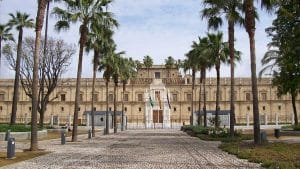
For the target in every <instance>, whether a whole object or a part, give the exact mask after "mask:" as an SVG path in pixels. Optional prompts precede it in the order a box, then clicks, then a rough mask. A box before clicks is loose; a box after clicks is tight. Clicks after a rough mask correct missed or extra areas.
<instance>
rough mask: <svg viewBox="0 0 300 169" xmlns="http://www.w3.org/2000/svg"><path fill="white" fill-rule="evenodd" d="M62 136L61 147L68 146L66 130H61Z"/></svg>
mask: <svg viewBox="0 0 300 169" xmlns="http://www.w3.org/2000/svg"><path fill="white" fill-rule="evenodd" d="M60 136H61V145H64V144H66V134H65V130H64V129H62V130H61V133H60Z"/></svg>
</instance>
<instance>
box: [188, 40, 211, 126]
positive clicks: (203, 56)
mask: <svg viewBox="0 0 300 169" xmlns="http://www.w3.org/2000/svg"><path fill="white" fill-rule="evenodd" d="M207 49H208V38H207V37H204V38H200V37H198V42H195V41H193V45H192V50H193V51H194V53H195V55H196V56H197V57H198V59H197V64H198V68H199V71H200V87H199V104H198V105H199V113H201V95H202V90H201V89H202V88H201V86H202V85H204V86H203V89H204V96H205V93H206V91H205V73H206V69H210V68H211V66H212V65H211V63H210V60H209V56H208V55H207ZM203 111H204V126H205V127H206V126H207V123H206V121H207V120H206V97H204V105H203ZM198 122H199V123H201V122H202V116H201V114H200V116H199V119H198Z"/></svg>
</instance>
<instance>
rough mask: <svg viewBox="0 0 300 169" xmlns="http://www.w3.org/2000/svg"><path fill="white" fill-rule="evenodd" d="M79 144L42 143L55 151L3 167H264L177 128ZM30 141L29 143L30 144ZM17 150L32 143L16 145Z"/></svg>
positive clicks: (81, 139) (81, 140)
mask: <svg viewBox="0 0 300 169" xmlns="http://www.w3.org/2000/svg"><path fill="white" fill-rule="evenodd" d="M99 135H100V134H98V136H97V137H95V138H93V139H91V140H88V139H87V136H86V135H85V136H80V137H79V141H78V142H76V143H72V142H67V144H66V145H60V140H50V141H41V142H39V148H42V149H46V150H48V151H52V153H50V154H47V155H44V156H40V157H37V158H34V159H31V160H27V161H23V162H20V163H16V164H13V165H9V166H5V167H3V168H18V169H24V168H25V169H26V168H28V169H41V168H49V169H50V168H51V169H52V168H53V169H54V168H55V169H56V168H58V169H75V168H83V169H92V168H95V169H96V168H130V169H131V168H132V169H133V168H136V169H140V168H143V169H144V168H170V169H174V168H178V169H179V168H180V169H184V168H207V169H215V168H261V167H260V165H259V164H255V163H249V162H248V161H247V160H242V159H237V158H236V157H235V156H233V155H229V154H227V153H225V152H223V151H221V150H220V149H218V145H219V144H220V143H219V142H207V141H202V140H200V139H198V138H193V137H190V136H188V135H187V134H186V133H183V132H181V131H178V130H167V129H163V130H128V131H125V132H122V133H118V134H111V135H107V136H103V135H101V136H99ZM27 144H28V143H27ZM17 145H18V147H17V148H18V149H21V148H28V147H29V145H25V144H23V145H22V144H21V143H19V144H17Z"/></svg>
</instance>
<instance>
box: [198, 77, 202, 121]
mask: <svg viewBox="0 0 300 169" xmlns="http://www.w3.org/2000/svg"><path fill="white" fill-rule="evenodd" d="M200 81H201V82H200V85H199V108H198V110H199V117H198V125H202V115H201V86H202V80H200Z"/></svg>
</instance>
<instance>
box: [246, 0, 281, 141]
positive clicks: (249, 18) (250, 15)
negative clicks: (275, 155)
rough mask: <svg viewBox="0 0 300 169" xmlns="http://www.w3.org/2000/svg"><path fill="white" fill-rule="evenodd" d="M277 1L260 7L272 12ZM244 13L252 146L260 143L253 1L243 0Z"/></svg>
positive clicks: (268, 0)
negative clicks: (249, 79)
mask: <svg viewBox="0 0 300 169" xmlns="http://www.w3.org/2000/svg"><path fill="white" fill-rule="evenodd" d="M276 1H277V0H261V6H262V7H265V8H266V9H267V10H269V11H270V10H272V6H273V5H274V4H275V3H276ZM244 11H245V29H246V32H247V33H248V36H249V44H250V61H251V84H252V97H253V131H254V144H255V145H258V144H260V143H261V138H260V122H259V108H258V106H259V105H258V91H257V77H256V54H255V19H256V18H257V16H258V15H257V12H256V10H255V6H254V2H253V0H244Z"/></svg>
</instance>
